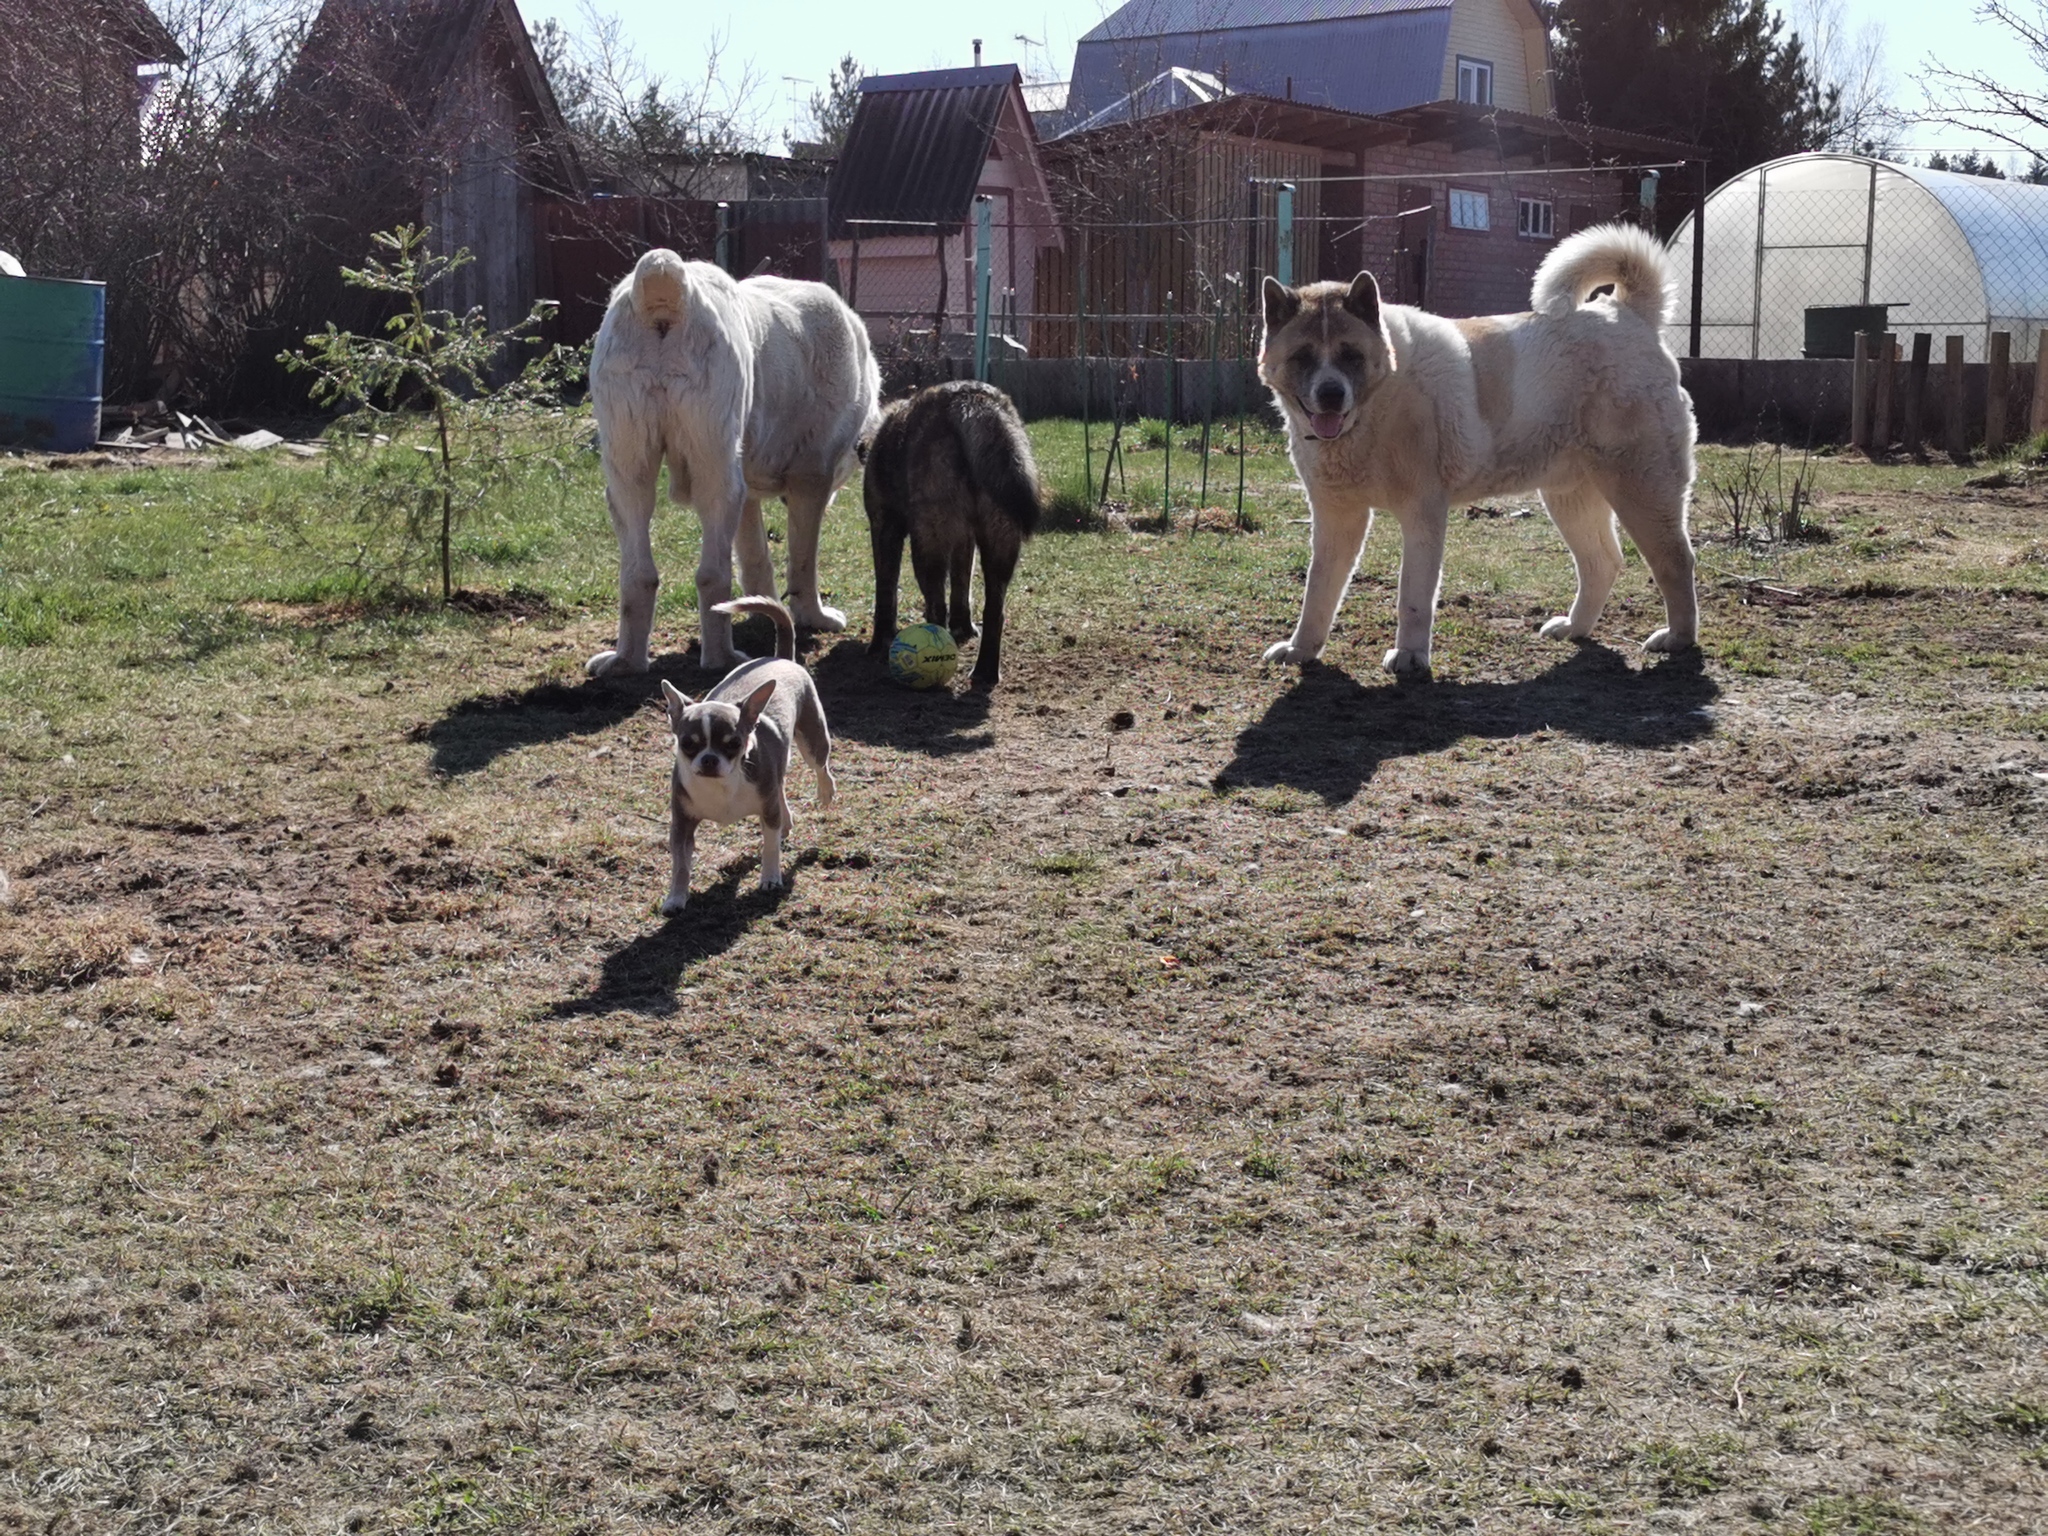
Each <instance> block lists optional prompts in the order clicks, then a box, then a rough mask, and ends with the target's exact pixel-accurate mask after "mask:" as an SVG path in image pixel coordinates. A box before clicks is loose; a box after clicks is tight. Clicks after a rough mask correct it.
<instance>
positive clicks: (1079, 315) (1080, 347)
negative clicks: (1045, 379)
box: [1074, 231, 1095, 491]
mask: <svg viewBox="0 0 2048 1536" xmlns="http://www.w3.org/2000/svg"><path fill="white" fill-rule="evenodd" d="M1074 238H1075V239H1076V240H1077V241H1078V242H1079V243H1080V246H1081V249H1080V253H1079V255H1078V256H1077V257H1076V259H1075V265H1074V361H1075V362H1076V363H1078V364H1080V367H1081V477H1082V480H1083V482H1084V483H1085V484H1086V486H1087V488H1088V489H1089V490H1090V491H1093V490H1094V489H1095V441H1094V438H1093V436H1092V435H1091V428H1090V423H1091V421H1092V419H1093V417H1094V415H1095V389H1094V380H1093V379H1092V378H1090V377H1089V372H1088V241H1087V237H1086V236H1085V235H1083V234H1082V233H1080V232H1079V231H1076V232H1075V236H1074Z"/></svg>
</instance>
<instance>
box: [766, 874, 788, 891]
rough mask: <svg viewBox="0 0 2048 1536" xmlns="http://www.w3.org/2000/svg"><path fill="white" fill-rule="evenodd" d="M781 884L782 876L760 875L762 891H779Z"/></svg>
mask: <svg viewBox="0 0 2048 1536" xmlns="http://www.w3.org/2000/svg"><path fill="white" fill-rule="evenodd" d="M782 884H783V882H782V876H780V875H763V876H762V877H761V889H762V890H764V891H779V890H781V889H782Z"/></svg>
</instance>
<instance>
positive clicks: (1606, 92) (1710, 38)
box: [1555, 0, 1840, 217]
mask: <svg viewBox="0 0 2048 1536" xmlns="http://www.w3.org/2000/svg"><path fill="white" fill-rule="evenodd" d="M1555 26H1556V60H1557V82H1558V88H1557V106H1558V112H1559V114H1560V115H1561V116H1564V117H1568V118H1577V119H1579V120H1581V121H1584V122H1589V123H1597V124H1599V125H1600V126H1601V127H1604V128H1623V129H1628V130H1630V131H1633V132H1636V133H1647V134H1655V135H1657V136H1658V137H1660V138H1667V139H1677V140H1680V141H1681V142H1684V143H1689V144H1697V145H1699V146H1700V147H1701V148H1702V149H1703V150H1704V151H1705V152H1706V159H1707V170H1708V176H1709V179H1710V183H1718V182H1720V181H1723V180H1726V179H1727V178H1728V177H1730V176H1733V175H1735V174H1737V173H1738V172H1740V171H1743V170H1746V169H1748V168H1749V167H1750V166H1752V165H1756V164H1758V163H1759V162H1761V161H1765V160H1773V159H1776V158H1777V157H1778V156H1780V155H1789V154H1795V153H1797V152H1799V151H1801V150H1807V149H1818V148H1820V147H1821V146H1822V145H1823V144H1825V143H1826V142H1827V141H1828V139H1829V137H1830V135H1831V133H1832V130H1833V126H1834V121H1835V118H1836V116H1837V115H1838V113H1839V111H1840V104H1839V92H1838V91H1837V90H1835V89H1832V88H1824V87H1823V86H1822V85H1821V84H1820V83H1819V80H1818V78H1817V76H1816V74H1815V72H1814V70H1813V68H1812V66H1811V64H1810V62H1809V60H1808V59H1807V57H1806V50H1805V47H1804V45H1803V44H1802V43H1801V42H1800V40H1799V38H1798V36H1797V35H1796V34H1787V33H1786V32H1785V30H1784V19H1783V18H1782V17H1781V16H1778V15H1775V14H1773V13H1772V12H1771V11H1770V10H1769V9H1768V8H1767V6H1766V3H1765V0H1562V3H1561V4H1560V5H1559V6H1558V8H1557V12H1556V21H1555ZM1665 212H1666V213H1667V214H1669V215H1671V216H1673V217H1676V216H1679V215H1682V214H1683V213H1684V212H1685V209H1684V208H1682V207H1677V206H1673V207H1671V208H1668V209H1666V210H1665Z"/></svg>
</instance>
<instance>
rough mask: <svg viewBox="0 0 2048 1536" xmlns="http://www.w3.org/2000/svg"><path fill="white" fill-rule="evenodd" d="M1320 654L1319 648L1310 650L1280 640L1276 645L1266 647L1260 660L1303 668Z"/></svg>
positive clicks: (1321, 651)
mask: <svg viewBox="0 0 2048 1536" xmlns="http://www.w3.org/2000/svg"><path fill="white" fill-rule="evenodd" d="M1322 654H1323V648H1322V647H1321V646H1317V647H1316V648H1315V649H1314V650H1310V649H1309V648H1308V647H1307V646H1302V645H1296V644H1295V643H1294V642H1293V641H1292V640H1282V641H1281V642H1280V643H1279V644H1278V645H1269V646H1267V647H1266V654H1265V656H1264V657H1263V658H1262V659H1263V660H1265V661H1267V662H1269V663H1271V662H1281V663H1284V664H1285V665H1287V666H1291V667H1305V666H1307V665H1308V664H1309V663H1310V662H1312V661H1314V660H1315V659H1316V658H1317V657H1318V656H1320V655H1322Z"/></svg>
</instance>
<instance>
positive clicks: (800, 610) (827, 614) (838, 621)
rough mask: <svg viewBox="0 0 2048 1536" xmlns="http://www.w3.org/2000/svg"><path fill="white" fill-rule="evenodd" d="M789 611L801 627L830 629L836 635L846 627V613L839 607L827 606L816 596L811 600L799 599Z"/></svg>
mask: <svg viewBox="0 0 2048 1536" xmlns="http://www.w3.org/2000/svg"><path fill="white" fill-rule="evenodd" d="M789 611H790V615H791V616H792V617H793V618H794V619H795V620H796V622H797V626H798V627H799V628H801V629H823V630H829V631H830V632H831V633H833V634H835V635H836V634H838V633H839V632H840V631H841V630H843V629H845V628H846V615H845V614H844V613H842V612H841V611H840V610H839V609H837V608H828V607H826V606H825V604H823V603H821V602H819V601H818V600H817V599H816V598H815V597H814V598H811V599H810V600H809V601H805V600H804V599H802V598H799V599H797V601H796V603H795V604H794V605H793V606H792V607H791V608H790V610H789Z"/></svg>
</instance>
